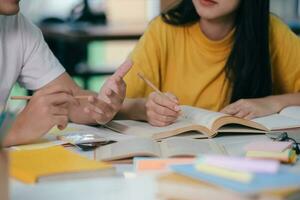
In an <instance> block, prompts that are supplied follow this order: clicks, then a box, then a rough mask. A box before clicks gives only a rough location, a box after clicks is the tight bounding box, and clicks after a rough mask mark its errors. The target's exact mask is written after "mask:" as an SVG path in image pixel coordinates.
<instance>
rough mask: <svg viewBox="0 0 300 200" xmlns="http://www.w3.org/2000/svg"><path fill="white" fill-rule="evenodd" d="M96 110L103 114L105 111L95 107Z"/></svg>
mask: <svg viewBox="0 0 300 200" xmlns="http://www.w3.org/2000/svg"><path fill="white" fill-rule="evenodd" d="M95 112H96V113H98V114H103V113H104V112H103V111H102V110H101V109H100V108H95Z"/></svg>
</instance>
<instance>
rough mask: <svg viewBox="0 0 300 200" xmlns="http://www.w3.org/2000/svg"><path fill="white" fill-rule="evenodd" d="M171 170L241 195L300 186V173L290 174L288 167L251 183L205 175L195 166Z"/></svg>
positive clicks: (262, 175) (176, 167)
mask: <svg viewBox="0 0 300 200" xmlns="http://www.w3.org/2000/svg"><path fill="white" fill-rule="evenodd" d="M171 168H172V170H173V171H174V172H176V173H178V174H182V175H184V176H188V177H191V178H193V179H198V180H201V181H205V182H208V183H212V184H214V185H217V186H220V187H223V188H226V189H230V190H233V191H236V192H241V193H257V192H261V191H263V190H267V189H276V188H284V187H291V186H300V172H290V171H289V170H288V167H285V168H281V169H280V171H279V172H278V173H277V174H271V175H270V174H256V175H255V176H254V178H253V180H252V181H251V182H250V183H241V182H237V181H233V180H229V179H225V178H222V177H218V176H213V175H209V174H205V173H202V172H200V171H198V170H197V169H195V167H194V166H193V165H176V166H172V167H171Z"/></svg>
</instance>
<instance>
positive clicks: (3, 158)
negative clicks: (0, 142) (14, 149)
mask: <svg viewBox="0 0 300 200" xmlns="http://www.w3.org/2000/svg"><path fill="white" fill-rule="evenodd" d="M0 199H1V200H8V156H7V153H6V152H4V151H2V150H0Z"/></svg>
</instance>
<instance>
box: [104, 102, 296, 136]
mask: <svg viewBox="0 0 300 200" xmlns="http://www.w3.org/2000/svg"><path fill="white" fill-rule="evenodd" d="M181 109H182V111H183V115H184V116H182V117H180V118H179V119H178V120H177V121H176V122H175V123H174V124H172V125H170V126H166V127H154V126H151V125H150V124H148V123H145V122H139V121H132V120H116V121H112V122H110V123H108V124H107V127H109V128H110V129H112V130H115V131H117V132H120V133H123V134H127V135H136V136H142V137H151V138H152V139H155V140H160V139H163V138H167V137H171V136H175V135H178V134H181V133H184V132H188V131H197V132H199V134H198V135H199V137H203V136H205V137H214V136H216V135H217V134H218V132H248V133H252V132H255V133H258V132H260V133H266V132H269V131H273V130H281V129H290V128H297V127H300V107H297V106H295V107H288V108H285V109H283V110H282V111H281V112H280V113H278V114H274V115H270V116H266V117H261V118H256V119H253V120H245V119H242V118H238V117H234V116H230V115H226V114H223V113H219V112H213V111H209V110H205V109H201V108H195V107H191V106H181ZM237 125H238V126H237ZM241 126H243V127H248V129H246V131H245V129H243V128H241ZM249 128H251V129H249Z"/></svg>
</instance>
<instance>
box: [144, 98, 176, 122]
mask: <svg viewBox="0 0 300 200" xmlns="http://www.w3.org/2000/svg"><path fill="white" fill-rule="evenodd" d="M145 107H146V118H147V121H148V122H149V123H150V124H151V125H153V126H160V127H161V126H167V125H170V124H172V123H174V122H175V121H176V120H177V118H178V117H179V114H180V107H179V102H178V99H177V97H176V96H175V95H173V94H171V93H165V94H164V95H162V94H160V93H157V92H153V93H151V94H150V95H149V97H148V99H147V101H146V105H145Z"/></svg>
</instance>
